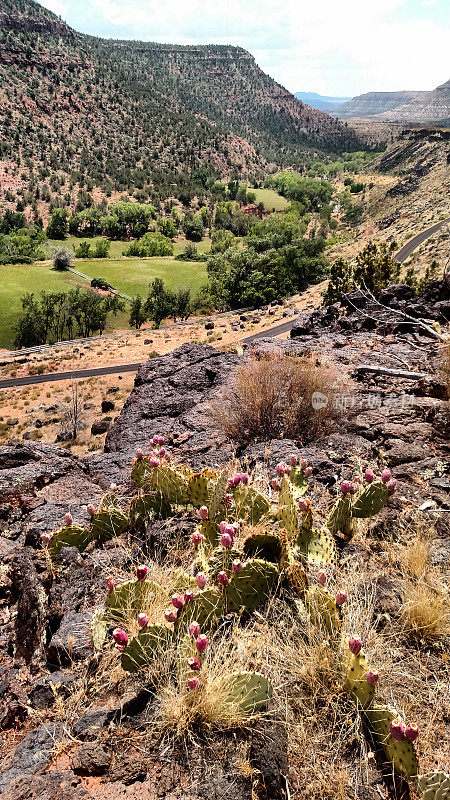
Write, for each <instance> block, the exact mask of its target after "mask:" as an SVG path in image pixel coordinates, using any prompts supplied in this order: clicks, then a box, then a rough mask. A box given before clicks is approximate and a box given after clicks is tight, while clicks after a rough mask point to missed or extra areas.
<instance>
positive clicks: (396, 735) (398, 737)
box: [389, 717, 405, 742]
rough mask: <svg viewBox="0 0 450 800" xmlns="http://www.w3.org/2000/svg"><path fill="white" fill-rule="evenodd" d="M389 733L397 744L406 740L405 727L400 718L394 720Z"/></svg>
mask: <svg viewBox="0 0 450 800" xmlns="http://www.w3.org/2000/svg"><path fill="white" fill-rule="evenodd" d="M389 731H390V734H391V736H392V738H393V739H395V741H396V742H401V741H403V739H404V738H405V726H404V724H403V722H402V720H401V719H400V717H396V718H395V719H393V720H392V721H391V723H390V725H389Z"/></svg>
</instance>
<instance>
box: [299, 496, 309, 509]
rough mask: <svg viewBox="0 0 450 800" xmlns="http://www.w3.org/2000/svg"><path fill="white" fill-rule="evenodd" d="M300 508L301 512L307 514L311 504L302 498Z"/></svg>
mask: <svg viewBox="0 0 450 800" xmlns="http://www.w3.org/2000/svg"><path fill="white" fill-rule="evenodd" d="M298 507H299V509H300V511H302V512H303V513H305V512H306V511H308V508H309V503H308V501H307V500H305V499H304V498H302V499H301V500H299V501H298Z"/></svg>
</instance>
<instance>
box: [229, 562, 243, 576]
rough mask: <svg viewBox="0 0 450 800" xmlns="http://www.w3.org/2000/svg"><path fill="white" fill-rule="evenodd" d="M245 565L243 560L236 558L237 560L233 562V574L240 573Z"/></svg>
mask: <svg viewBox="0 0 450 800" xmlns="http://www.w3.org/2000/svg"><path fill="white" fill-rule="evenodd" d="M243 566H244V565H243V563H242V561H239V560H238V559H235V561H233V563H232V565H231V571H232V573H233V575H239V573H240V572H242V567H243Z"/></svg>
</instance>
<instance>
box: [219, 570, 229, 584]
mask: <svg viewBox="0 0 450 800" xmlns="http://www.w3.org/2000/svg"><path fill="white" fill-rule="evenodd" d="M217 580H218V581H219V583H220V585H221V586H227V584H228V575H227V573H226V572H219V574H218V576H217Z"/></svg>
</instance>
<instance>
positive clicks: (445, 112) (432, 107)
mask: <svg viewBox="0 0 450 800" xmlns="http://www.w3.org/2000/svg"><path fill="white" fill-rule="evenodd" d="M330 112H332V113H334V114H336V116H338V117H339V118H340V119H351V118H352V117H370V118H372V117H373V118H374V119H375V120H379V121H384V122H403V123H406V124H409V125H411V124H419V125H423V124H424V123H436V124H440V125H447V124H448V122H449V120H450V80H449V81H447V82H446V83H443V84H442V85H441V86H438V87H437V88H436V89H433V91H431V92H415V91H404V92H368V93H367V94H362V95H359V96H358V97H354V98H353V100H349V101H348V102H345V103H339V104H338V105H336V106H335V107H334V108H332V109H330Z"/></svg>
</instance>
